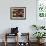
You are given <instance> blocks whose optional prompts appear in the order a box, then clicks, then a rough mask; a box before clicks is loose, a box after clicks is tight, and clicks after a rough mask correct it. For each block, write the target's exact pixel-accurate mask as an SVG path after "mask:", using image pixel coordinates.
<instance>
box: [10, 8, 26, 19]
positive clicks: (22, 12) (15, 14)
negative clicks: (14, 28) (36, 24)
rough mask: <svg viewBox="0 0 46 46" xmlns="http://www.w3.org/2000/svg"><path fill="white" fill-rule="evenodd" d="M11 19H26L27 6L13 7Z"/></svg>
mask: <svg viewBox="0 0 46 46" xmlns="http://www.w3.org/2000/svg"><path fill="white" fill-rule="evenodd" d="M10 19H12V20H23V19H26V7H11V8H10Z"/></svg>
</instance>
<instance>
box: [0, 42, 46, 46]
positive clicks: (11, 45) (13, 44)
mask: <svg viewBox="0 0 46 46" xmlns="http://www.w3.org/2000/svg"><path fill="white" fill-rule="evenodd" d="M0 46H4V43H3V42H2V43H1V42H0ZM7 46H15V43H12V42H11V43H8V45H7ZM24 46H25V45H24ZM30 46H37V43H34V42H32V43H30ZM41 46H46V43H44V45H41Z"/></svg>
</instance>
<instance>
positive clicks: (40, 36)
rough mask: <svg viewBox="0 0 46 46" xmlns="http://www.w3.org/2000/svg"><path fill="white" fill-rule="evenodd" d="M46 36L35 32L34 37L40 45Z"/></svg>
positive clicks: (43, 33)
mask: <svg viewBox="0 0 46 46" xmlns="http://www.w3.org/2000/svg"><path fill="white" fill-rule="evenodd" d="M45 34H46V33H45V32H35V33H34V34H33V35H34V36H35V37H36V38H37V41H38V43H40V40H41V39H42V38H45V37H44V36H46V35H45Z"/></svg>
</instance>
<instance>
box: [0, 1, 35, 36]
mask: <svg viewBox="0 0 46 46" xmlns="http://www.w3.org/2000/svg"><path fill="white" fill-rule="evenodd" d="M10 7H26V20H11V19H10ZM32 24H36V0H1V1H0V34H3V33H4V32H8V31H9V30H7V29H9V28H11V27H19V32H29V33H30V36H32V32H33V31H32V29H31V25H32Z"/></svg>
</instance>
